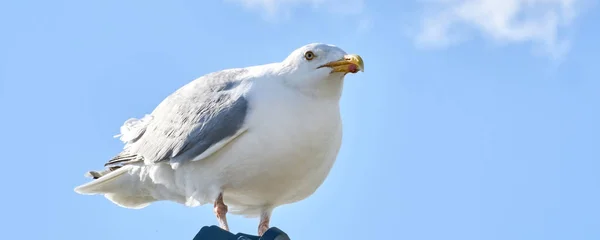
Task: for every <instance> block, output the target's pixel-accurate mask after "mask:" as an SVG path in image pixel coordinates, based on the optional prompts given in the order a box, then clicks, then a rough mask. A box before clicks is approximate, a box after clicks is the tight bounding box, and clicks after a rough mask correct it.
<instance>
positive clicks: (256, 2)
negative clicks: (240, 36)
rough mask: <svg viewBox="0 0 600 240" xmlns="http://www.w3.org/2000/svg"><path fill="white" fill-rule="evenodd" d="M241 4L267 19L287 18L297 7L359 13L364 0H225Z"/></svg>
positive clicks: (349, 13)
mask: <svg viewBox="0 0 600 240" xmlns="http://www.w3.org/2000/svg"><path fill="white" fill-rule="evenodd" d="M225 1H226V2H233V3H239V4H242V5H243V6H244V7H246V8H248V9H252V10H256V11H259V12H260V13H261V14H262V15H263V17H265V18H267V19H276V18H281V17H283V18H289V17H292V12H293V10H294V9H295V8H298V7H311V8H313V9H314V10H318V11H323V10H324V11H327V12H329V13H335V14H343V15H351V14H361V12H362V9H363V6H364V0H225Z"/></svg>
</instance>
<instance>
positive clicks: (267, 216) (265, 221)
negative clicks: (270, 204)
mask: <svg viewBox="0 0 600 240" xmlns="http://www.w3.org/2000/svg"><path fill="white" fill-rule="evenodd" d="M270 221H271V211H270V210H269V211H263V212H262V214H261V215H260V223H259V224H258V236H262V235H263V234H265V232H266V231H267V230H269V222H270Z"/></svg>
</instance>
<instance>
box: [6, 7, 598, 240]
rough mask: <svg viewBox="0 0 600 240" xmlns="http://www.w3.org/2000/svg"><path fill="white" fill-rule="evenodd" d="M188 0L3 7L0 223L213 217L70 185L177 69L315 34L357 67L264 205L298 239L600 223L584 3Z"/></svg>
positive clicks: (593, 45)
mask: <svg viewBox="0 0 600 240" xmlns="http://www.w3.org/2000/svg"><path fill="white" fill-rule="evenodd" d="M203 2H204V3H200V1H189V0H174V1H138V0H136V1H116V0H105V1H73V0H62V1H61V0H58V1H26V0H25V1H3V2H2V3H0V30H1V32H2V37H1V38H0V100H1V101H0V105H1V106H2V108H1V109H2V113H3V114H2V116H3V117H2V118H0V126H2V133H3V137H2V138H1V139H0V144H1V146H3V147H2V149H3V151H2V152H3V160H4V166H3V169H4V171H3V173H2V174H1V175H0V176H1V178H2V188H3V189H4V194H3V195H2V198H0V206H2V212H3V214H2V219H3V222H4V223H3V226H4V228H3V229H5V230H4V232H3V234H4V236H5V237H6V238H7V239H14V238H17V239H61V240H68V239H82V238H84V239H88V240H92V239H102V240H105V239H191V238H192V237H193V236H194V235H195V233H196V232H197V231H198V230H199V229H200V227H202V226H204V225H213V224H217V222H216V220H215V218H214V216H213V213H212V207H211V206H203V207H199V208H193V209H191V208H187V207H183V206H181V205H177V204H175V203H168V202H161V203H157V204H153V205H151V206H150V207H148V208H145V209H143V210H129V209H124V208H120V207H117V206H116V205H114V204H112V203H110V202H109V201H107V200H106V199H104V198H103V197H100V196H82V195H77V194H76V193H75V192H73V188H74V187H75V186H77V185H79V184H81V183H83V182H85V181H88V179H86V178H84V177H83V174H84V172H85V171H87V170H90V169H96V168H98V167H99V166H101V164H103V163H104V161H106V160H107V159H109V158H110V157H112V156H113V155H114V154H115V153H117V152H118V151H119V150H120V148H121V145H120V142H119V141H118V140H117V139H114V138H112V136H113V135H115V134H117V133H118V131H119V126H120V125H121V124H122V123H123V122H124V121H125V120H126V119H128V118H130V117H139V116H142V115H143V114H145V113H148V112H150V111H151V110H152V109H153V108H154V107H155V106H156V104H158V103H159V102H160V101H161V100H162V99H163V98H164V97H165V96H167V95H168V94H170V93H171V92H172V91H174V90H176V89H177V88H179V87H180V86H182V85H183V84H185V83H187V82H189V81H191V80H192V79H194V78H196V77H199V76H201V75H204V74H206V73H209V72H212V71H216V70H220V69H224V68H231V67H240V66H249V65H256V64H263V63H270V62H275V61H279V60H282V59H283V58H285V57H286V56H287V54H288V53H289V52H291V51H292V50H293V49H295V48H297V47H299V46H301V45H304V44H307V43H311V42H325V43H331V44H335V45H338V46H340V47H342V48H344V49H345V50H346V51H347V52H352V53H358V54H360V55H361V56H363V59H364V60H365V70H366V71H365V72H364V73H361V74H357V75H352V76H349V77H348V80H347V82H346V84H345V88H344V95H343V98H342V101H341V105H342V115H343V120H344V134H345V135H344V140H343V146H342V149H341V152H340V154H339V157H338V161H337V163H336V165H335V166H334V168H333V170H332V172H331V174H330V176H329V178H328V179H327V180H326V181H325V183H324V184H323V185H322V187H321V188H320V189H319V190H318V191H317V192H316V193H315V194H314V195H313V196H312V197H310V198H308V199H306V200H305V201H302V202H299V203H296V204H292V205H286V206H283V207H280V208H278V209H276V210H275V212H274V214H273V219H272V224H273V225H274V226H277V227H279V228H281V229H283V230H285V231H286V232H288V233H289V234H290V235H291V236H292V238H293V239H365V238H366V239H384V236H386V235H387V234H389V235H393V236H396V237H395V238H398V239H411V240H413V239H414V240H416V239H460V240H465V239H468V240H470V239H473V240H475V239H486V240H487V239H497V240H505V239H511V240H515V239H527V240H534V239H544V240H549V239H557V240H558V239H561V240H562V239H600V228H598V226H599V225H600V217H598V216H600V207H599V204H598V203H599V202H600V194H599V187H600V175H599V174H598V171H599V170H600V161H599V160H600V150H599V149H600V147H599V146H600V137H599V136H600V127H599V126H598V122H600V112H599V105H600V94H599V93H600V81H599V79H600V68H599V67H598V55H599V54H600V44H599V43H600V33H599V32H598V24H599V23H600V15H599V14H597V12H596V11H597V6H596V5H597V3H596V2H594V1H582V0H546V1H541V0H540V1H525V0H511V1H502V0H471V1H466V0H452V1H447V0H446V1H443V0H428V1H424V0H415V1H397V2H395V3H392V2H386V1H377V0H373V1H366V0H349V1H326V0H295V1H292V0H288V1H278V2H275V1H268V0H226V1H210V2H209V1H203ZM525 2H528V4H525ZM229 221H230V226H231V227H232V231H234V232H248V233H255V232H256V226H257V220H256V219H246V218H242V217H237V216H229Z"/></svg>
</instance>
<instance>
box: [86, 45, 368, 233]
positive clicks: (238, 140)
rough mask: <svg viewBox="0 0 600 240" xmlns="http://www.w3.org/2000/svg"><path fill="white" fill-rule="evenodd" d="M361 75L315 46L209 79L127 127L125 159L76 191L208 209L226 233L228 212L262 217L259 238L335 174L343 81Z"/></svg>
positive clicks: (138, 203) (349, 58)
mask: <svg viewBox="0 0 600 240" xmlns="http://www.w3.org/2000/svg"><path fill="white" fill-rule="evenodd" d="M359 71H361V72H362V71H364V64H363V60H362V58H361V57H360V56H359V55H356V54H347V53H346V52H345V51H344V50H342V49H341V48H339V47H337V46H335V45H331V44H325V43H311V44H307V45H304V46H301V47H299V48H297V49H295V50H294V51H292V52H291V53H290V54H289V55H288V56H287V57H286V58H285V59H283V61H281V62H275V63H269V64H264V65H256V66H249V67H244V68H230V69H224V70H220V71H216V72H212V73H208V74H206V75H204V76H201V77H199V78H197V79H195V80H193V81H191V82H189V83H187V84H185V85H184V86H182V87H181V88H179V89H178V90H176V91H174V92H173V93H172V94H171V95H169V96H167V97H166V98H165V99H164V100H163V101H162V102H160V103H159V104H158V105H157V106H156V108H155V109H154V110H153V111H152V112H151V113H150V114H146V115H145V116H143V117H140V118H130V119H128V120H126V121H125V122H124V124H123V125H122V126H121V128H120V134H119V135H117V136H115V137H119V139H120V140H121V141H122V142H123V145H124V146H123V149H122V151H121V152H120V153H118V154H116V156H115V157H114V158H112V159H110V160H108V161H107V162H106V163H105V164H104V169H103V170H99V171H89V172H87V173H86V176H88V177H90V178H92V180H90V181H89V182H86V183H84V184H82V185H80V186H77V187H76V188H75V192H77V193H79V194H84V195H103V196H104V197H105V198H107V199H108V200H110V201H111V202H113V203H114V204H116V205H118V206H120V207H124V208H130V209H141V208H144V207H146V206H148V205H150V204H151V203H153V202H157V201H172V202H176V203H179V204H183V205H185V206H188V207H197V206H202V205H204V204H212V205H213V209H214V213H215V215H216V218H217V221H218V223H219V226H220V227H221V228H222V229H224V230H227V231H229V226H228V224H227V218H226V215H227V214H228V213H230V214H236V215H243V216H246V217H252V218H260V221H259V224H258V235H259V236H262V235H263V234H264V233H265V232H266V230H268V229H269V224H270V219H271V214H272V212H273V210H274V209H275V208H276V207H278V206H281V205H285V204H290V203H294V202H298V201H301V200H303V199H305V198H307V197H309V196H311V195H312V194H313V193H314V192H315V191H316V190H317V188H319V187H320V186H321V184H322V183H323V181H324V180H325V179H326V178H327V176H328V175H329V172H330V170H331V168H332V166H333V164H334V162H335V160H336V158H337V155H338V152H339V149H340V146H341V140H342V121H341V115H340V105H339V102H340V98H341V96H342V88H343V83H344V79H345V77H346V75H347V74H348V73H350V74H354V73H357V72H359Z"/></svg>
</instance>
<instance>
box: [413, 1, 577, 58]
mask: <svg viewBox="0 0 600 240" xmlns="http://www.w3.org/2000/svg"><path fill="white" fill-rule="evenodd" d="M578 2H581V0H422V4H424V7H425V13H424V15H423V16H422V18H421V26H420V31H419V33H418V34H417V37H416V39H415V40H416V43H417V44H418V45H419V46H422V47H435V48H440V47H447V46H451V45H454V44H458V43H461V42H464V41H466V40H468V39H469V38H471V37H473V35H479V36H481V37H483V38H484V39H487V40H492V41H493V42H496V43H502V44H504V43H531V44H533V46H534V48H535V49H536V50H541V53H543V54H545V55H547V56H550V57H552V58H555V59H556V58H560V57H562V56H563V55H564V54H565V53H567V52H568V50H569V44H570V43H569V39H568V37H566V36H565V35H566V34H564V32H565V30H567V29H568V27H569V26H570V25H571V24H572V22H573V20H574V18H575V16H576V15H577V12H576V11H575V4H576V3H578Z"/></svg>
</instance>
